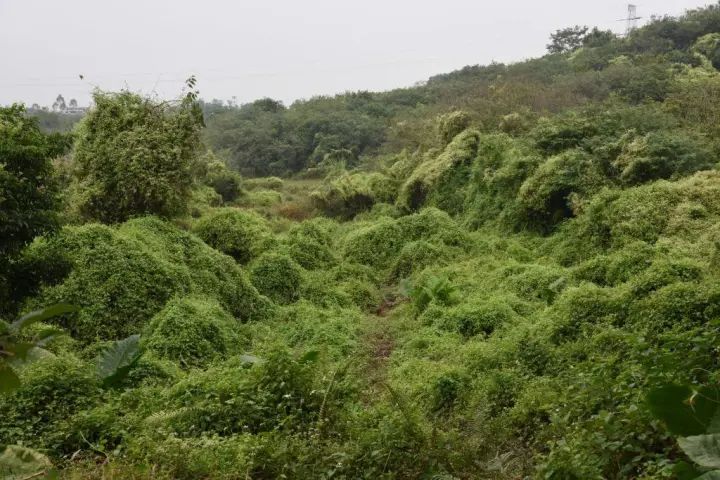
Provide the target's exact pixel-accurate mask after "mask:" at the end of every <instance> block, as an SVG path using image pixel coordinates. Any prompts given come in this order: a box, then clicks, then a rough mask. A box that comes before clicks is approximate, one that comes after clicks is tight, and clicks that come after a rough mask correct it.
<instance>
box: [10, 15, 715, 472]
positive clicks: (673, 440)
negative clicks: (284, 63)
mask: <svg viewBox="0 0 720 480" xmlns="http://www.w3.org/2000/svg"><path fill="white" fill-rule="evenodd" d="M548 51H549V53H548V54H547V55H545V56H544V57H542V58H538V59H532V60H528V61H525V62H519V63H515V64H511V65H501V64H493V65H488V66H471V67H466V68H464V69H462V70H459V71H456V72H451V73H448V74H443V75H438V76H435V77H432V78H430V79H429V80H428V81H427V82H426V83H425V84H423V85H421V86H416V87H412V88H407V89H399V90H394V91H390V92H382V93H371V92H356V93H348V94H343V95H338V96H334V97H317V98H313V99H310V100H306V101H299V102H295V103H293V104H292V105H290V106H288V107H286V106H284V105H282V104H281V103H279V102H277V101H274V100H271V99H261V100H258V101H256V102H253V103H250V104H247V105H242V106H239V107H235V106H227V105H224V104H223V103H222V102H202V101H201V100H200V98H199V92H198V91H197V88H196V85H197V82H196V79H195V78H194V77H191V78H190V79H188V81H187V85H186V89H185V91H184V93H183V95H182V96H181V97H180V98H178V99H176V100H174V101H163V102H161V101H159V100H158V99H156V98H147V97H143V96H141V95H138V94H135V93H132V92H128V91H121V92H100V91H98V92H95V95H94V102H93V103H94V106H93V107H92V108H91V109H90V110H89V111H88V112H87V114H86V115H85V116H84V117H83V119H82V120H81V121H80V122H79V123H78V124H77V125H75V126H74V127H73V129H72V130H71V131H69V132H55V133H48V132H47V129H45V128H42V127H43V126H42V125H40V124H39V122H38V120H37V119H36V118H33V117H32V116H28V115H27V112H26V111H25V110H24V108H23V107H22V106H19V105H15V106H11V107H4V108H1V109H0V254H1V255H0V307H1V308H0V317H2V319H3V320H2V321H0V419H2V421H1V422H0V472H2V473H3V474H6V476H8V477H9V478H17V479H20V478H30V477H38V476H41V475H46V474H47V475H59V476H61V477H63V478H71V479H89V478H161V479H162V478H166V479H171V478H172V479H195V478H226V479H234V478H257V479H264V478H298V479H301V478H302V479H304V478H323V479H357V478H368V479H376V478H386V479H415V478H428V479H438V480H440V479H442V480H451V479H471V478H472V479H474V478H486V479H508V478H538V479H553V480H587V479H643V480H649V479H662V478H665V479H676V478H677V479H682V480H684V479H696V478H697V479H703V480H706V479H707V480H709V479H713V478H717V477H718V475H720V473H719V472H720V449H719V448H718V445H720V432H719V431H718V418H720V408H719V406H720V383H719V382H720V357H719V356H718V348H717V346H718V345H719V344H720V282H719V281H720V274H719V273H718V272H719V270H718V265H720V172H718V153H720V151H719V150H720V143H719V142H718V133H719V128H720V127H719V126H720V101H719V100H720V70H719V68H718V67H720V4H718V5H711V6H708V7H706V8H703V9H698V10H693V11H689V12H687V13H686V14H685V15H683V16H680V17H678V18H670V17H668V18H657V19H654V20H653V21H651V22H649V23H648V25H646V26H644V27H642V28H639V29H637V30H634V31H633V32H631V33H630V35H628V36H627V37H624V38H619V37H617V36H616V35H613V34H612V33H610V32H604V31H599V30H597V29H592V30H590V29H588V28H585V27H580V26H575V27H569V28H567V29H563V30H559V31H557V32H555V33H554V34H552V36H551V38H550V43H549V45H548Z"/></svg>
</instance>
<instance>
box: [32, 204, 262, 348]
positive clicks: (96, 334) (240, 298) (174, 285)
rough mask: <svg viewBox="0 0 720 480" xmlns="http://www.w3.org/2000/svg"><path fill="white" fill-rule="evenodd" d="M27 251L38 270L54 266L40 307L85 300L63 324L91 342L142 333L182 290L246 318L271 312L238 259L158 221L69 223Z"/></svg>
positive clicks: (38, 300)
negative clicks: (110, 225)
mask: <svg viewBox="0 0 720 480" xmlns="http://www.w3.org/2000/svg"><path fill="white" fill-rule="evenodd" d="M26 255H27V256H29V257H32V259H33V262H34V265H35V269H39V270H42V269H43V266H44V265H47V266H49V267H50V268H51V269H52V270H53V272H52V274H51V275H50V274H48V273H47V272H45V273H43V276H42V279H41V287H40V294H39V296H38V297H37V298H36V299H34V300H33V304H39V305H45V304H50V303H57V302H70V303H72V304H75V305H78V306H79V307H80V311H79V312H78V313H75V314H70V315H67V316H65V318H64V319H63V320H61V324H62V325H63V326H65V327H66V328H68V330H69V331H70V333H71V334H72V335H73V337H75V338H77V339H79V340H82V341H83V342H91V341H94V340H96V339H119V338H125V337H127V336H128V335H131V334H133V333H139V332H140V331H141V330H142V327H143V326H144V325H145V323H147V322H148V321H149V320H150V318H151V317H152V316H153V315H154V314H155V313H157V312H158V311H160V310H161V309H162V308H163V306H164V305H165V303H166V302H167V301H168V300H170V298H172V297H173V296H175V295H177V294H188V293H193V294H200V295H206V296H209V297H212V298H215V299H217V300H218V301H219V302H220V303H221V304H222V305H223V307H224V308H225V309H226V310H227V311H228V312H230V313H231V314H232V315H234V316H235V317H236V318H238V319H240V320H242V321H248V320H255V319H261V318H266V316H267V315H269V314H270V308H271V306H270V302H269V301H268V299H267V298H265V297H262V296H261V295H260V294H258V292H257V290H256V289H255V288H254V287H253V286H252V284H251V283H250V282H249V280H248V279H247V278H246V277H245V275H244V273H243V272H242V270H241V269H240V267H239V266H238V265H237V264H236V263H235V262H234V261H233V260H232V259H231V258H230V257H227V256H225V255H223V254H221V253H219V252H217V251H215V250H213V249H212V248H210V247H208V246H207V245H205V244H204V243H203V242H201V241H200V240H199V239H197V238H196V237H195V236H193V235H191V234H188V233H186V232H183V231H181V230H179V229H177V228H176V227H174V226H172V225H171V224H169V223H165V222H163V221H161V220H159V219H157V218H141V219H135V220H131V221H129V222H127V223H125V224H123V225H120V226H118V227H116V228H111V227H107V226H104V225H98V224H87V225H83V226H80V227H65V228H64V229H63V230H62V231H61V232H60V233H59V234H58V235H57V236H54V237H50V238H40V239H38V240H36V241H35V242H34V243H33V244H32V245H31V246H30V247H29V250H28V252H27V254H26ZM59 259H62V260H61V261H59Z"/></svg>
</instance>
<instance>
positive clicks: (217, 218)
mask: <svg viewBox="0 0 720 480" xmlns="http://www.w3.org/2000/svg"><path fill="white" fill-rule="evenodd" d="M193 233H195V234H196V235H197V236H199V237H200V238H201V239H203V241H204V242H205V243H207V244H208V245H210V246H211V247H213V248H215V249H216V250H219V251H221V252H223V253H225V254H227V255H230V256H231V257H233V258H234V259H235V260H237V261H238V262H240V263H243V264H244V263H248V262H250V261H251V260H252V259H254V258H257V257H258V256H259V255H260V254H261V253H262V252H263V251H265V250H267V249H268V248H269V247H270V246H271V245H272V243H273V242H274V238H273V235H272V232H271V231H270V228H269V227H268V225H267V222H266V221H265V220H264V219H263V218H262V217H261V216H260V215H258V214H257V213H255V212H252V211H249V210H240V209H237V208H221V209H218V210H216V211H215V212H213V213H211V214H209V215H206V216H204V217H202V218H201V219H200V220H199V221H198V222H197V223H196V224H195V226H194V227H193Z"/></svg>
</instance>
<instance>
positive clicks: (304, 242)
mask: <svg viewBox="0 0 720 480" xmlns="http://www.w3.org/2000/svg"><path fill="white" fill-rule="evenodd" d="M333 230H334V223H333V222H332V221H330V220H326V219H322V218H318V219H312V220H307V221H304V222H302V223H300V224H299V225H296V226H293V227H292V228H291V229H290V230H289V231H288V235H287V239H286V243H287V245H288V253H289V254H290V256H291V257H292V258H293V259H294V260H295V261H296V262H298V263H299V264H300V265H301V266H302V267H303V268H306V269H308V270H317V269H321V268H328V267H330V266H331V265H334V264H335V263H337V259H336V257H335V253H334V252H333V240H332V232H333Z"/></svg>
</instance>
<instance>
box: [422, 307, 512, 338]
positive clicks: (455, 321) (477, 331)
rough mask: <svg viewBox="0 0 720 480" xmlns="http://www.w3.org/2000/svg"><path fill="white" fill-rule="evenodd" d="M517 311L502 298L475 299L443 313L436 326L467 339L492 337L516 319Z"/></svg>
mask: <svg viewBox="0 0 720 480" xmlns="http://www.w3.org/2000/svg"><path fill="white" fill-rule="evenodd" d="M515 316H516V314H515V311H514V310H513V309H512V308H511V307H510V306H509V305H508V304H507V303H506V302H505V301H504V300H503V299H502V298H492V297H491V298H486V299H479V298H473V299H472V300H470V301H467V302H462V303H460V304H458V305H454V306H452V307H450V308H447V309H445V310H443V311H442V314H441V316H439V317H438V318H436V319H434V322H433V323H434V324H435V325H436V326H437V327H438V328H441V329H443V330H447V331H451V332H456V333H459V334H461V335H462V336H463V337H465V338H470V337H474V336H476V335H481V334H483V335H491V334H492V333H493V332H494V331H495V330H496V329H498V328H500V327H503V326H505V325H507V324H508V323H509V322H511V321H512V320H513V319H514V318H515Z"/></svg>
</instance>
